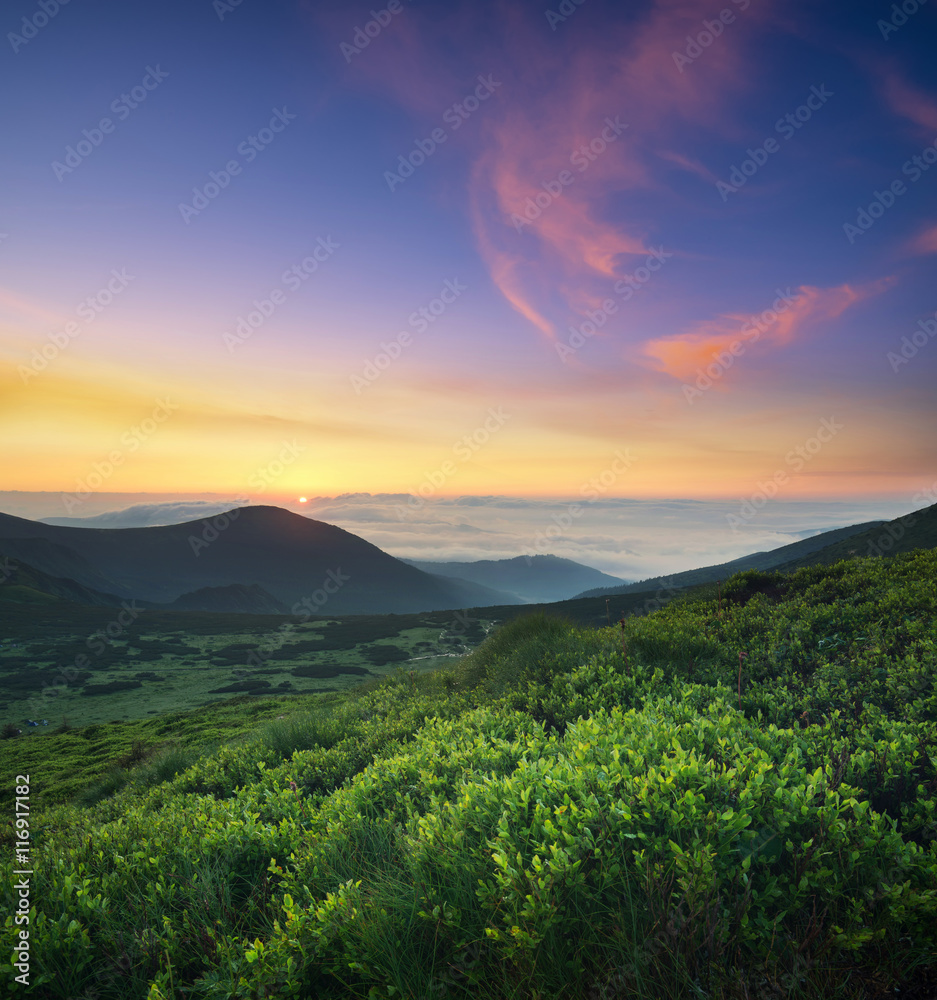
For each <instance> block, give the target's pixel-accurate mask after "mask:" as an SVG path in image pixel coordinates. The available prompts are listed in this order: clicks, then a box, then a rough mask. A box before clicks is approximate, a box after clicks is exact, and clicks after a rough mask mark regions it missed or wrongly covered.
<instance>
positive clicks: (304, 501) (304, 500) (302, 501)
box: [299, 497, 309, 503]
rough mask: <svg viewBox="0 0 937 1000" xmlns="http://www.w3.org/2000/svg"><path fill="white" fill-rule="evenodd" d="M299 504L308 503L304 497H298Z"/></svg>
mask: <svg viewBox="0 0 937 1000" xmlns="http://www.w3.org/2000/svg"><path fill="white" fill-rule="evenodd" d="M299 502H300V503H309V501H308V500H307V499H306V498H305V497H300V498H299Z"/></svg>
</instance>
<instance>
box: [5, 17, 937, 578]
mask: <svg viewBox="0 0 937 1000" xmlns="http://www.w3.org/2000/svg"><path fill="white" fill-rule="evenodd" d="M382 2H383V0H375V3H376V4H381V3H382ZM916 7H917V4H916V2H915V0H909V2H908V4H907V5H906V9H908V10H911V9H912V8H916ZM50 12H51V13H50ZM935 27H937V7H935V6H934V5H931V4H926V3H925V4H923V5H922V6H920V7H919V9H916V10H914V12H913V13H910V14H904V13H902V12H901V10H900V8H899V7H893V6H892V5H891V4H889V3H885V2H880V3H871V2H858V3H851V4H848V5H847V4H833V5H816V4H812V5H811V4H807V3H796V2H794V3H791V2H785V3H780V2H771V0H725V6H724V7H720V5H719V3H718V2H717V0H699V2H697V0H679V2H675V0H657V2H641V3H620V2H619V3H602V2H600V0H581V2H580V3H575V2H573V0H563V2H562V3H560V2H555V3H552V4H551V5H547V4H546V3H545V2H539V3H536V4H535V3H527V2H523V3H493V2H486V0H473V2H471V3H468V2H460V0H457V2H448V3H443V2H428V0H427V2H419V0H417V2H410V0H393V2H391V3H389V4H384V5H383V6H380V7H376V6H375V7H372V6H370V5H368V4H357V3H331V2H313V0H300V2H290V0H284V2H281V3H277V4H264V3H261V2H260V0H240V2H233V0H216V2H214V3H213V2H212V0H187V2H185V3H182V2H180V0H169V2H165V3H161V4H146V5H136V4H133V5H131V4H125V3H118V2H116V0H113V2H112V0H96V2H94V3H87V2H86V3H82V2H81V0H72V2H69V3H65V4H61V3H57V2H55V0H46V3H45V4H44V5H43V6H41V5H38V4H37V3H34V2H31V0H28V2H21V0H11V2H10V3H8V4H6V5H4V10H3V13H2V15H0V28H2V33H3V36H4V38H3V39H0V52H2V55H0V85H2V87H3V92H4V93H5V94H7V95H8V100H7V101H5V102H4V105H3V108H2V110H0V116H2V126H3V136H4V138H5V142H4V143H3V146H2V149H0V176H2V178H3V184H2V186H0V406H2V428H0V433H2V455H3V461H2V470H3V476H2V482H0V488H2V489H4V490H8V491H20V492H21V496H20V501H18V502H17V503H16V504H7V506H5V507H2V508H0V509H3V510H6V511H8V512H10V513H19V514H22V513H23V512H24V511H26V512H32V513H34V514H35V516H48V510H47V509H46V508H47V507H48V504H47V503H46V500H47V499H48V497H50V496H56V497H59V498H60V500H61V505H60V506H61V508H62V509H61V513H62V514H63V515H74V516H82V514H85V513H89V512H91V511H92V510H94V511H97V510H98V509H99V507H100V504H98V505H97V506H96V505H95V504H94V503H91V504H89V503H87V501H88V500H89V498H94V497H103V496H105V495H108V496H112V495H117V494H128V495H129V494H134V495H138V496H144V497H146V496H157V495H158V496H161V497H163V498H164V499H166V498H177V497H178V498H185V497H189V498H192V499H196V498H201V497H204V496H206V495H216V496H230V497H232V498H234V497H237V498H245V499H249V500H250V501H251V502H255V503H256V502H277V503H283V504H284V505H289V506H292V507H293V508H295V509H304V508H303V506H302V503H301V501H300V498H301V497H306V498H308V499H309V500H310V501H311V500H312V498H329V497H337V496H342V495H346V494H359V493H370V494H373V495H377V496H380V495H384V494H395V495H396V494H405V495H406V494H411V495H415V496H417V497H419V498H420V499H421V500H422V501H424V502H426V503H427V504H430V503H442V502H447V501H449V500H451V499H453V498H457V497H482V498H484V497H493V496H497V497H507V498H528V499H530V500H538V499H541V500H542V499H544V498H573V499H576V498H579V499H585V500H586V501H587V502H590V493H592V494H595V495H596V497H598V496H600V497H601V499H602V500H603V502H604V501H605V500H621V501H626V500H635V501H641V502H642V503H645V504H647V505H648V506H646V507H644V508H642V509H644V510H646V511H651V510H653V509H654V507H653V505H654V504H655V503H659V502H660V501H663V500H672V499H678V500H686V501H706V502H712V503H714V504H717V505H721V507H719V509H720V510H723V511H724V513H723V514H720V517H721V518H722V520H721V521H720V525H721V528H720V530H723V531H725V530H728V528H731V527H732V524H731V522H730V521H728V519H729V518H730V517H736V518H742V523H743V525H749V524H750V523H751V521H752V520H753V518H749V519H748V520H747V521H746V520H745V505H746V503H748V504H749V505H750V506H751V505H752V504H754V505H756V506H757V508H758V510H759V514H758V517H759V518H762V519H763V518H765V517H766V516H767V515H766V514H765V512H764V510H763V509H762V508H763V507H768V506H770V505H782V504H797V503H806V502H808V501H809V502H810V503H813V504H814V505H815V506H813V507H811V508H810V509H811V510H814V511H816V510H819V509H820V507H817V506H816V504H821V505H822V504H828V505H832V506H831V507H829V508H826V509H829V510H833V509H836V510H843V509H844V508H843V507H842V505H843V504H844V503H845V504H847V505H849V504H851V505H852V506H851V507H849V510H850V512H855V511H858V510H859V507H857V506H856V505H857V504H858V505H860V506H861V505H864V506H862V511H867V512H869V516H875V515H874V514H873V513H871V512H872V511H873V509H875V510H880V511H881V513H882V514H883V515H887V516H894V513H895V512H898V511H899V510H903V509H908V510H909V509H913V507H914V506H915V501H914V498H916V497H920V496H921V495H922V491H925V490H927V489H929V488H931V486H932V484H933V483H934V482H935V480H937V444H935V442H937V435H935V434H934V430H935V420H934V417H935V408H937V394H935V392H934V385H935V374H937V345H935V344H934V341H935V340H937V282H935V280H934V278H935V270H937V268H935V264H937V68H935V64H934V60H933V38H934V37H935ZM590 484H592V485H591V486H590ZM596 484H598V485H596ZM7 496H8V494H3V497H7ZM30 497H32V498H33V499H32V500H30ZM68 497H72V506H71V508H69V503H70V501H69V500H68V499H67V498H68ZM43 498H45V499H43ZM75 498H79V499H80V500H81V501H82V505H81V506H76V505H75V504H74V499H75ZM593 499H594V498H593ZM876 504H878V507H876V506H875V505H876ZM836 505H840V506H839V507H837V506H836ZM918 505H919V504H918ZM321 506H322V503H321V502H320V507H321ZM14 508H15V509H14ZM308 509H309V510H310V511H311V510H312V508H311V507H309V508H308ZM594 509H596V508H594V507H592V508H589V510H594ZM713 509H714V510H715V509H716V508H715V507H714V508H713ZM778 509H780V507H779V508H778ZM785 509H786V508H785ZM804 509H806V508H804ZM762 523H764V524H765V525H767V521H762ZM840 523H849V522H848V519H846V520H840ZM826 524H828V519H827V518H826V517H825V515H824V517H815V518H814V519H813V520H812V521H810V523H809V524H807V525H806V527H808V528H811V529H814V530H817V529H819V528H821V527H823V526H824V525H826ZM525 530H526V529H525ZM531 530H533V529H532V528H531ZM765 530H767V528H766V529H765ZM528 533H529V532H528ZM619 539H620V536H619ZM622 544H624V543H622ZM447 551H449V550H447ZM411 554H412V553H411ZM736 554H741V553H736ZM603 568H604V567H603Z"/></svg>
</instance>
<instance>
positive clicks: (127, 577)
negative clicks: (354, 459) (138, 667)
mask: <svg viewBox="0 0 937 1000" xmlns="http://www.w3.org/2000/svg"><path fill="white" fill-rule="evenodd" d="M0 554H7V555H14V556H16V558H18V559H20V560H22V561H23V562H25V563H28V564H29V565H31V566H33V567H35V568H36V569H37V570H39V571H41V572H44V573H47V574H48V575H51V576H62V575H64V574H63V573H62V572H61V568H62V567H63V566H67V567H68V570H69V572H68V574H67V575H68V577H69V578H70V579H72V580H74V581H75V582H76V583H78V584H80V585H82V586H85V587H89V588H91V589H93V590H98V591H102V592H105V593H108V594H113V595H115V596H117V597H119V598H137V599H139V600H141V601H147V602H153V603H158V604H172V602H174V601H176V600H177V599H179V598H182V597H183V595H186V594H191V592H193V591H200V590H202V589H204V588H224V587H230V586H233V585H240V586H241V587H247V588H249V587H252V586H258V587H260V588H262V589H263V590H264V591H266V592H267V593H268V594H269V595H270V596H271V597H272V598H273V599H274V600H275V601H277V602H280V603H282V604H283V605H284V606H286V607H287V608H290V609H292V607H293V606H294V605H296V604H297V603H299V602H301V601H303V600H309V601H310V602H311V606H312V607H314V608H315V609H316V610H317V611H318V609H319V608H327V609H328V612H330V613H342V614H383V613H404V612H414V611H438V610H447V609H449V608H462V607H466V606H470V605H471V606H483V605H485V604H490V603H501V601H502V597H503V595H501V594H496V593H493V592H491V591H490V590H488V589H486V588H483V587H480V586H479V585H477V584H473V583H471V582H466V583H462V582H460V581H453V580H446V579H444V578H442V577H439V576H433V575H430V574H427V573H424V572H423V571H422V570H419V569H417V568H416V567H414V566H409V565H407V564H406V563H404V562H401V561H400V560H399V559H395V558H394V557H393V556H391V555H389V554H388V553H386V552H384V551H382V550H381V549H379V548H378V547H377V546H376V545H372V544H371V543H370V542H366V541H365V540H364V539H363V538H359V537H358V536H357V535H354V534H352V533H351V532H348V531H345V530H344V529H342V528H338V527H335V526H334V525H331V524H326V523H325V522H322V521H315V520H313V519H311V518H308V517H304V516H302V515H300V514H293V513H291V512H290V511H287V510H283V509H282V508H279V507H268V506H250V507H242V508H236V509H235V510H233V511H230V512H229V513H228V514H221V515H215V516H213V517H210V518H201V519H198V520H195V521H188V522H184V523H182V524H175V525H166V526H161V527H147V528H85V527H71V526H61V525H51V524H44V523H40V522H36V521H29V520H26V519H25V518H19V517H13V516H11V515H9V514H0ZM216 596H217V595H216ZM241 596H243V595H241ZM255 597H256V592H255ZM211 599H212V600H214V598H211ZM322 613H325V612H324V611H323V612H322Z"/></svg>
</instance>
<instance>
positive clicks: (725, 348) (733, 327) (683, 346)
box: [644, 278, 894, 380]
mask: <svg viewBox="0 0 937 1000" xmlns="http://www.w3.org/2000/svg"><path fill="white" fill-rule="evenodd" d="M892 284H894V281H893V279H891V278H884V279H882V280H880V281H876V282H871V283H869V284H867V285H862V286H852V285H848V284H844V285H839V286H837V287H835V288H815V287H813V286H811V285H801V286H800V287H799V288H797V289H796V291H795V292H794V294H792V295H790V296H789V297H787V299H786V300H785V299H775V300H774V302H772V303H771V304H770V306H769V307H768V308H767V309H765V310H764V311H763V312H761V313H756V314H755V315H754V316H753V315H752V314H750V313H725V314H723V315H721V316H718V317H716V318H715V319H711V320H705V321H703V322H701V323H698V324H697V325H696V326H694V327H692V328H691V329H690V330H687V331H686V332H685V333H681V334H677V335H676V336H672V337H660V338H658V339H656V340H650V341H648V342H647V343H646V344H645V345H644V354H645V356H646V357H647V358H649V359H650V363H651V366H652V367H653V368H655V369H656V370H657V371H660V372H664V373H665V374H667V375H670V376H672V377H673V378H678V379H682V380H686V379H689V378H692V377H693V376H694V375H696V373H697V370H698V369H700V368H703V369H705V368H706V367H707V366H708V365H711V364H712V363H713V361H714V359H715V358H717V357H718V356H719V355H721V354H725V353H727V352H728V353H731V350H730V348H731V347H732V346H733V345H735V354H736V356H740V355H741V353H743V352H745V351H747V350H749V349H750V347H751V345H753V344H755V343H758V344H760V345H761V349H762V350H763V349H764V347H765V346H768V347H783V346H785V345H786V344H789V343H791V342H792V341H793V340H794V339H795V338H797V337H798V336H799V335H800V334H801V333H803V332H804V331H805V330H807V329H809V328H811V327H814V326H816V325H817V324H820V323H823V322H830V321H832V320H834V319H837V318H838V317H839V316H841V315H842V314H843V313H844V312H846V310H847V309H849V308H851V307H852V306H854V305H856V303H858V302H861V301H863V300H864V299H867V298H870V297H871V296H873V295H878V294H880V293H881V292H883V291H884V290H885V289H886V288H889V287H891V285H892Z"/></svg>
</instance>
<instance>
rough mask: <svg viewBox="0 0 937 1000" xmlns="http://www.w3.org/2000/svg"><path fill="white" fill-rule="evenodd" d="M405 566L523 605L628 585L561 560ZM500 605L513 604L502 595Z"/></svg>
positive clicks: (523, 558)
mask: <svg viewBox="0 0 937 1000" xmlns="http://www.w3.org/2000/svg"><path fill="white" fill-rule="evenodd" d="M404 562H408V563H410V565H411V566H416V567H417V569H422V570H424V571H425V572H427V573H444V574H445V575H446V576H453V577H458V578H459V579H462V580H471V581H472V582H473V583H480V584H483V585H484V586H486V587H494V588H495V589H497V590H500V591H507V594H508V596H512V597H514V598H516V600H517V602H518V603H523V604H528V603H531V604H532V603H535V602H537V601H562V600H565V599H566V598H569V597H573V596H574V595H575V594H578V593H579V592H580V591H581V590H582V589H583V588H584V587H598V586H602V585H604V586H619V587H621V586H624V585H626V584H627V582H628V581H627V580H622V579H620V578H619V577H615V576H609V575H608V574H607V573H602V572H601V571H600V570H597V569H593V568H592V567H591V566H583V565H582V563H577V562H574V561H573V560H572V559H561V558H560V557H559V556H517V557H515V558H513V559H480V560H478V561H477V562H427V561H426V560H418V559H405V560H404ZM498 603H503V604H508V603H511V602H510V601H505V600H504V594H502V600H501V601H499V602H498Z"/></svg>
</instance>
